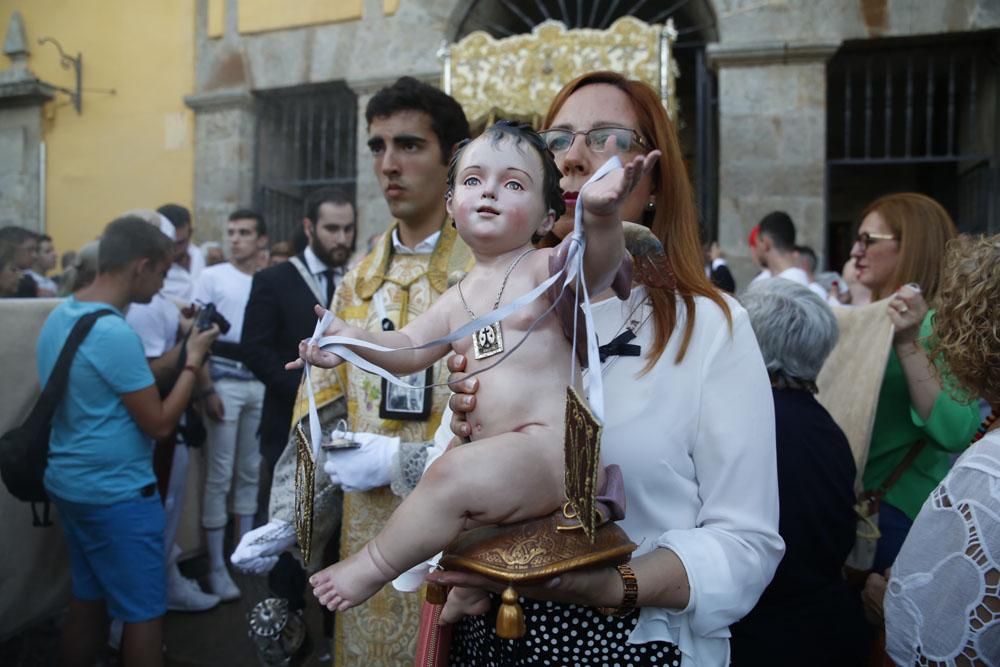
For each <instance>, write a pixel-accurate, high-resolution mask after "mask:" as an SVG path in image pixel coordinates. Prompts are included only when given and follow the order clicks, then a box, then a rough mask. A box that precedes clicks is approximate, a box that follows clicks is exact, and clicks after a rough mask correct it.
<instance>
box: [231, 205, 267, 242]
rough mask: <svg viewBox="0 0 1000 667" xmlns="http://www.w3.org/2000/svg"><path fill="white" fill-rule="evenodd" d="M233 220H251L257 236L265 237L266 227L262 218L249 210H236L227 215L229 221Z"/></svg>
mask: <svg viewBox="0 0 1000 667" xmlns="http://www.w3.org/2000/svg"><path fill="white" fill-rule="evenodd" d="M233 220H253V221H254V222H255V223H256V229H257V236H267V225H265V224H264V216H263V215H262V214H260V213H258V212H257V211H254V210H252V209H249V208H238V209H236V210H235V211H233V212H232V213H230V214H229V221H230V222H232V221H233Z"/></svg>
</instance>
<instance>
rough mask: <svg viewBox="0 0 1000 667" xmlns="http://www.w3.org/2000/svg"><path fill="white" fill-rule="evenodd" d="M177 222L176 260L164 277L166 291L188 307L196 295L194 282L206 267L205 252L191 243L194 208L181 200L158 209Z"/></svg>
mask: <svg viewBox="0 0 1000 667" xmlns="http://www.w3.org/2000/svg"><path fill="white" fill-rule="evenodd" d="M156 211H157V213H159V214H161V215H163V216H164V217H165V218H166V219H167V220H169V221H170V224H172V225H173V226H174V261H173V263H172V264H171V265H170V270H169V271H167V277H166V279H164V281H163V294H164V295H166V296H167V297H169V298H170V299H172V300H173V301H174V303H176V304H177V305H178V306H179V307H180V308H187V307H188V306H190V305H191V301H192V299H193V298H194V285H195V283H196V282H197V281H198V276H199V275H201V272H202V270H203V269H204V268H205V256H204V255H202V254H201V250H200V249H199V248H198V246H196V245H194V244H193V243H191V236H192V234H193V233H194V225H193V224H192V223H191V211H189V210H188V209H186V208H185V207H183V206H181V205H180V204H164V205H163V206H161V207H160V208H158V209H156Z"/></svg>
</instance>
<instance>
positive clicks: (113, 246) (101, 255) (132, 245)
mask: <svg viewBox="0 0 1000 667" xmlns="http://www.w3.org/2000/svg"><path fill="white" fill-rule="evenodd" d="M173 252H174V243H173V241H171V240H170V238H168V237H167V235H166V234H164V233H163V232H161V231H160V230H159V229H157V228H156V227H154V226H153V225H151V224H149V223H148V222H146V221H145V220H143V219H142V218H139V217H137V216H134V215H126V216H123V217H121V218H117V219H116V220H113V221H111V222H110V223H108V226H107V227H105V228H104V233H103V234H101V241H100V246H99V247H98V250H97V272H98V273H109V272H113V271H119V270H121V269H123V268H125V267H126V266H128V264H129V263H130V262H133V261H135V260H137V259H148V260H150V261H153V262H161V261H166V260H168V259H170V258H171V257H172V256H173Z"/></svg>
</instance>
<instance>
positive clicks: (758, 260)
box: [747, 223, 771, 285]
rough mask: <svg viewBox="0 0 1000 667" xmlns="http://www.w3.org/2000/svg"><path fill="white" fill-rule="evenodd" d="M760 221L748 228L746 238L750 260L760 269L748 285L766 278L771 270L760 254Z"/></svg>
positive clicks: (769, 275)
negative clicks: (748, 233)
mask: <svg viewBox="0 0 1000 667" xmlns="http://www.w3.org/2000/svg"><path fill="white" fill-rule="evenodd" d="M759 240H760V223H757V224H756V225H754V226H753V229H751V230H750V236H749V237H748V238H747V243H748V245H749V246H750V261H752V262H753V265H754V266H756V267H757V268H758V269H760V271H759V272H758V273H757V275H755V276H754V277H753V279H752V280H751V281H750V285H753V284H754V283H757V282H759V281H761V280H767V279H768V278H770V277H771V272H770V271H768V270H767V267H766V266H765V265H764V258H763V257H762V256H761V249H760V243H759Z"/></svg>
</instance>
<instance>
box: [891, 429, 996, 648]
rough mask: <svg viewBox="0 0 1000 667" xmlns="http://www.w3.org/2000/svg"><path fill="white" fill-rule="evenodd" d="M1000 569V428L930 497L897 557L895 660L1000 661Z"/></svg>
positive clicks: (964, 458)
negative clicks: (999, 584) (999, 579)
mask: <svg viewBox="0 0 1000 667" xmlns="http://www.w3.org/2000/svg"><path fill="white" fill-rule="evenodd" d="M998 570H1000V431H992V432H990V433H988V434H987V435H986V437H984V438H983V439H982V440H980V441H979V442H977V443H976V444H974V445H973V446H972V447H970V448H969V450H968V451H966V452H965V453H964V454H963V455H962V456H961V458H959V459H958V461H957V462H956V463H955V466H954V467H953V468H952V469H951V472H949V473H948V476H947V477H945V478H944V480H943V481H942V482H941V484H939V485H938V487H937V488H936V489H934V491H933V492H932V493H931V495H930V496H929V497H928V498H927V500H926V501H925V502H924V506H923V507H922V508H921V509H920V514H918V515H917V519H916V521H914V522H913V527H912V528H911V529H910V533H909V535H907V537H906V542H904V543H903V548H902V549H901V550H900V552H899V556H898V557H897V558H896V562H895V563H893V566H892V575H891V577H890V579H889V586H888V588H887V589H886V594H885V643H886V651H887V652H888V653H889V655H890V656H891V657H892V659H893V660H895V661H896V663H897V664H900V665H915V664H925V663H924V662H923V661H922V660H923V659H926V660H930V661H932V662H935V663H941V664H949V665H951V664H956V663H961V664H976V665H997V664H1000V614H998V613H997V611H996V610H997V609H998V608H1000V590H998V585H997V576H996V574H997V571H998ZM977 658H978V662H976V661H975V660H976V659H977Z"/></svg>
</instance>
